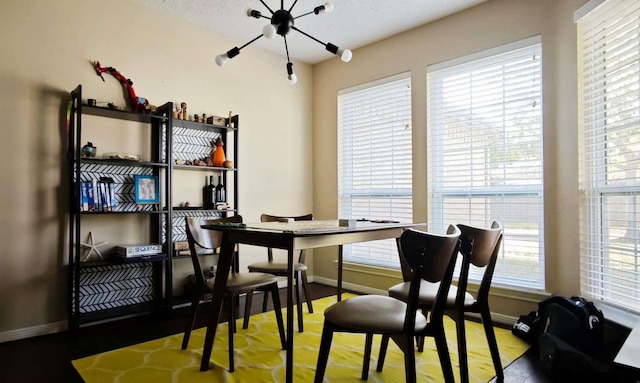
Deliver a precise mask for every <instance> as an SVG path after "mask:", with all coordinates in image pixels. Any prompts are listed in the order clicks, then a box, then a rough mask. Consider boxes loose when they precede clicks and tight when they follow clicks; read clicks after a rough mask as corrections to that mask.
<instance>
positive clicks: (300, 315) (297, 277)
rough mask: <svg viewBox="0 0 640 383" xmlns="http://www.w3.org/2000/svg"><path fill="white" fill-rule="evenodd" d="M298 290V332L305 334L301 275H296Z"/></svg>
mask: <svg viewBox="0 0 640 383" xmlns="http://www.w3.org/2000/svg"><path fill="white" fill-rule="evenodd" d="M294 283H295V288H296V308H297V310H298V332H304V322H303V321H302V301H301V300H300V273H299V272H298V273H295V281H294Z"/></svg>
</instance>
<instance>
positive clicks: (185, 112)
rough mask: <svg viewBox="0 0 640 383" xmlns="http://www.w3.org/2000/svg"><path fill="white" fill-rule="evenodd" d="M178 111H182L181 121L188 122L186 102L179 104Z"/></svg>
mask: <svg viewBox="0 0 640 383" xmlns="http://www.w3.org/2000/svg"><path fill="white" fill-rule="evenodd" d="M180 109H181V110H182V119H183V120H188V119H189V115H188V114H187V103H186V102H181V103H180Z"/></svg>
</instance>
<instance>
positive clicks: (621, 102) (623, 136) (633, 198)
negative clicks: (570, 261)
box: [578, 0, 640, 313]
mask: <svg viewBox="0 0 640 383" xmlns="http://www.w3.org/2000/svg"><path fill="white" fill-rule="evenodd" d="M578 94H579V104H578V110H579V124H580V196H581V201H580V258H581V274H580V275H581V290H582V294H583V295H586V296H588V297H590V298H592V299H595V300H601V301H605V302H607V303H610V304H612V305H614V306H617V307H620V308H623V309H628V310H631V311H634V312H636V313H640V248H639V246H640V244H639V238H640V230H639V225H640V2H638V1H628V0H608V1H605V2H604V3H603V4H601V5H599V6H598V7H596V8H595V9H593V10H591V11H590V12H589V13H588V14H587V15H585V16H583V17H582V18H581V19H580V20H578Z"/></svg>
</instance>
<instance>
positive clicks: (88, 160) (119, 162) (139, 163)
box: [79, 158, 169, 168]
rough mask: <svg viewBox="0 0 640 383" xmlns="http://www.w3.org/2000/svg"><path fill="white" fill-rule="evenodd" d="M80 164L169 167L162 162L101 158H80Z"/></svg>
mask: <svg viewBox="0 0 640 383" xmlns="http://www.w3.org/2000/svg"><path fill="white" fill-rule="evenodd" d="M79 162H80V163H83V164H96V165H115V166H137V167H145V168H149V167H158V168H168V167H169V165H168V164H165V163H162V162H142V161H127V160H109V159H101V158H81V159H80V161H79Z"/></svg>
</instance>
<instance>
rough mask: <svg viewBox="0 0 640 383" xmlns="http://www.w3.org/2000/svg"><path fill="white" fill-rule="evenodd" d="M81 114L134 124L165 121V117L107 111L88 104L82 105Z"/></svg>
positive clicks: (115, 110) (107, 109)
mask: <svg viewBox="0 0 640 383" xmlns="http://www.w3.org/2000/svg"><path fill="white" fill-rule="evenodd" d="M82 113H83V114H90V115H92V116H100V117H109V118H117V119H120V120H128V121H136V122H146V123H149V122H151V121H154V120H157V121H165V120H167V117H165V116H157V115H154V114H143V113H134V112H129V111H126V110H117V109H109V108H105V107H102V106H93V105H88V104H82Z"/></svg>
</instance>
